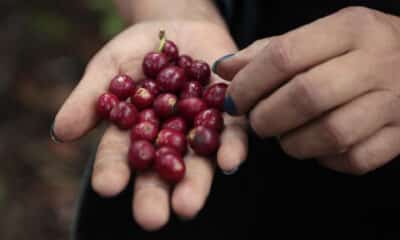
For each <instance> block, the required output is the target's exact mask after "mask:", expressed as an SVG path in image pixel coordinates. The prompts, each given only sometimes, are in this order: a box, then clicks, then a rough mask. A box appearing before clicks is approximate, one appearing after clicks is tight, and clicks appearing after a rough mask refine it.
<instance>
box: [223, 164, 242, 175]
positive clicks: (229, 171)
mask: <svg viewBox="0 0 400 240" xmlns="http://www.w3.org/2000/svg"><path fill="white" fill-rule="evenodd" d="M238 170H239V166H237V167H235V168H233V169H231V170H228V171H222V173H223V174H225V175H227V176H229V175H233V174H235V173H236V172H237V171H238Z"/></svg>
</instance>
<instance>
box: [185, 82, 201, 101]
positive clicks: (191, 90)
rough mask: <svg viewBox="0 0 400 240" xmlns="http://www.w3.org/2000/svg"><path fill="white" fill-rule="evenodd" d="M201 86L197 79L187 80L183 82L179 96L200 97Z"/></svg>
mask: <svg viewBox="0 0 400 240" xmlns="http://www.w3.org/2000/svg"><path fill="white" fill-rule="evenodd" d="M202 91H203V87H202V86H201V84H200V82H199V81H189V82H185V83H184V84H183V87H182V89H181V94H180V96H179V97H180V98H181V99H184V98H191V97H196V98H200V97H201V95H202Z"/></svg>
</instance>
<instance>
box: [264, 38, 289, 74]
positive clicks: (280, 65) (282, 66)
mask: <svg viewBox="0 0 400 240" xmlns="http://www.w3.org/2000/svg"><path fill="white" fill-rule="evenodd" d="M267 48H268V50H269V51H270V54H271V55H270V57H271V59H270V61H271V63H272V64H273V65H274V67H276V69H278V70H279V71H281V72H283V73H291V72H293V62H292V60H293V59H292V57H291V43H290V42H289V40H288V38H284V37H280V38H275V39H272V40H271V42H270V43H269V44H268V46H267Z"/></svg>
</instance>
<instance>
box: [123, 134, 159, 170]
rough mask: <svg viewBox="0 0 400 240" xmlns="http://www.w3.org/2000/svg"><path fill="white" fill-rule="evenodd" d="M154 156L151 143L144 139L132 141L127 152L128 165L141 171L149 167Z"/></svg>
mask: <svg viewBox="0 0 400 240" xmlns="http://www.w3.org/2000/svg"><path fill="white" fill-rule="evenodd" d="M154 157H155V149H154V147H153V145H152V144H151V143H150V142H148V141H146V140H138V141H134V142H133V143H132V144H131V146H130V148H129V153H128V160H129V165H130V166H131V168H132V169H134V170H139V171H143V170H145V169H147V168H149V167H150V166H151V165H152V163H153V160H154Z"/></svg>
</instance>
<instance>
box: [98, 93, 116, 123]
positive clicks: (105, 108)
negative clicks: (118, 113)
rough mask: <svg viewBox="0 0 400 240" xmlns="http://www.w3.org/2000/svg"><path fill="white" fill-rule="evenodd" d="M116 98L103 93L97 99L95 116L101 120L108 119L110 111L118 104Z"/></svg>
mask: <svg viewBox="0 0 400 240" xmlns="http://www.w3.org/2000/svg"><path fill="white" fill-rule="evenodd" d="M118 102H119V100H118V97H117V96H115V95H114V94H111V93H104V94H102V95H101V96H100V97H99V98H98V99H97V105H96V111H97V115H98V116H99V117H100V118H102V119H109V117H110V112H111V110H112V109H113V108H114V107H115V106H116V105H117V104H118Z"/></svg>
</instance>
